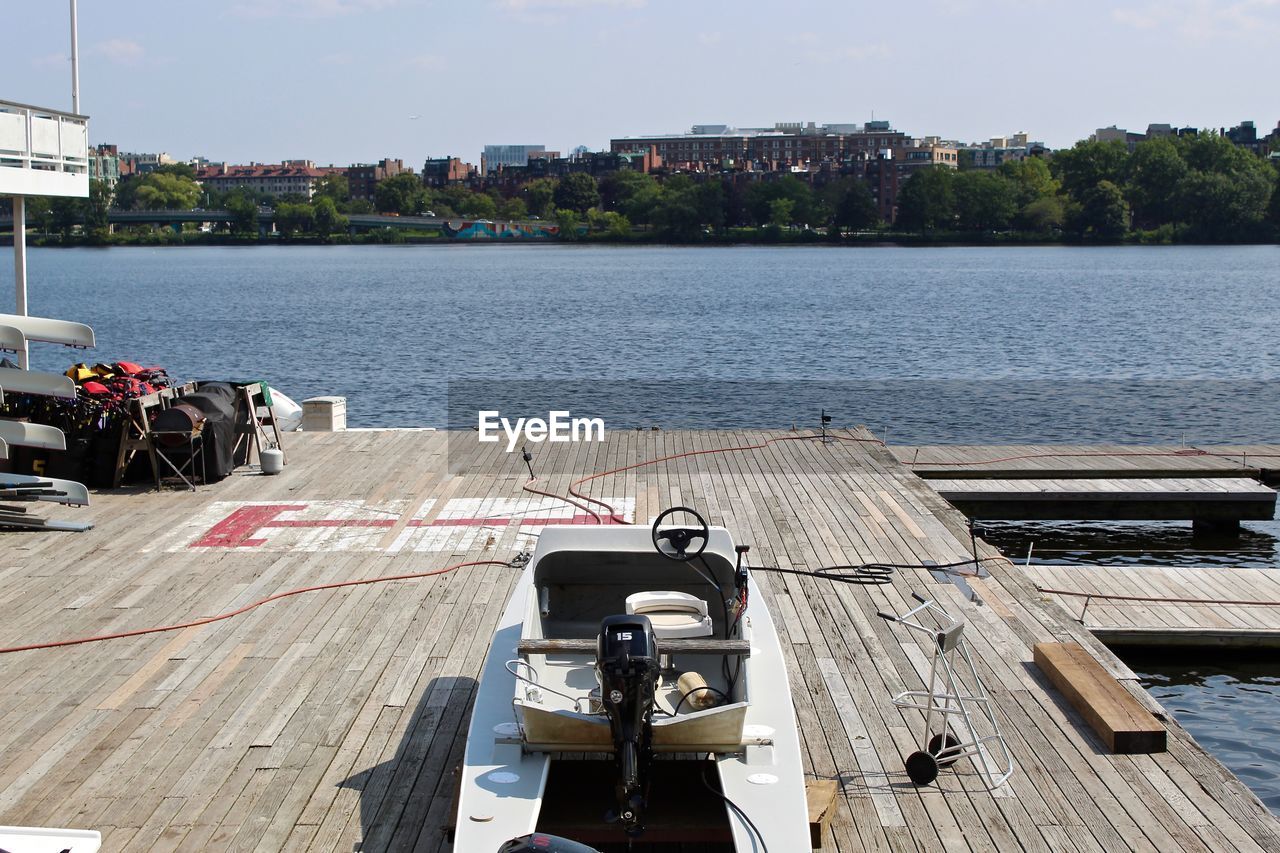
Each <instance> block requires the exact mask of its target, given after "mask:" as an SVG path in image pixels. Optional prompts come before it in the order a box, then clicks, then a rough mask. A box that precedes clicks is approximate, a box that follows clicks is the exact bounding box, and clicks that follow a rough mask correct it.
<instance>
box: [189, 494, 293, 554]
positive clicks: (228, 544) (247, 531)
mask: <svg viewBox="0 0 1280 853" xmlns="http://www.w3.org/2000/svg"><path fill="white" fill-rule="evenodd" d="M304 509H306V507H305V506H301V505H299V504H266V505H264V506H242V507H240V508H239V509H238V510H236V511H235V512H233V513H231V515H228V516H227V517H226V518H224V519H222V521H219V522H218V523H217V524H215V525H214V526H213V527H210V528H209V531H208V532H207V533H205V535H204V536H201V537H200V538H199V539H197V540H196V541H195V542H193V543H191V547H192V548H242V547H248V548H252V547H256V546H258V545H261V544H262V543H264V542H266V541H267V540H265V539H250V538H249V537H250V536H252V535H253V534H254V533H255V532H256V531H258V530H261V529H262V528H263V527H266V526H268V525H269V524H270V523H271V522H272V521H275V519H276V518H277V517H278V516H279V515H280V513H282V512H298V511H301V510H304Z"/></svg>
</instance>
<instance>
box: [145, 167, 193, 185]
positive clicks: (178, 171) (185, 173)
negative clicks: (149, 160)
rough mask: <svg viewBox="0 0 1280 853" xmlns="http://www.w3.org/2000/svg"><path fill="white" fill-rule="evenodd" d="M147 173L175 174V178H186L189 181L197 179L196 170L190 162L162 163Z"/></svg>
mask: <svg viewBox="0 0 1280 853" xmlns="http://www.w3.org/2000/svg"><path fill="white" fill-rule="evenodd" d="M147 174H149V175H173V176H174V177H175V178H186V179H187V180H189V181H194V180H195V179H196V170H195V169H194V168H193V167H192V166H191V164H190V163H162V164H160V165H159V166H156V167H155V168H154V169H152V170H151V171H150V172H148V173H147Z"/></svg>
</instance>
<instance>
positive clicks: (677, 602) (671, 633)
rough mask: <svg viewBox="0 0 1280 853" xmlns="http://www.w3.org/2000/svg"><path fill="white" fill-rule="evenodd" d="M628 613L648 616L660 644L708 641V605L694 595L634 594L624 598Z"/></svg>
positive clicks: (709, 627) (665, 592)
mask: <svg viewBox="0 0 1280 853" xmlns="http://www.w3.org/2000/svg"><path fill="white" fill-rule="evenodd" d="M627 613H628V614H629V615H632V616H648V617H649V622H650V623H652V625H653V635H654V636H655V637H657V638H658V639H660V640H677V639H686V638H693V637H710V636H711V633H712V630H711V617H710V616H708V615H707V603H706V602H705V601H703V600H702V599H701V598H698V597H697V596H696V595H690V594H689V593H687V592H675V591H672V590H655V591H652V592H637V593H634V594H632V595H628V596H627Z"/></svg>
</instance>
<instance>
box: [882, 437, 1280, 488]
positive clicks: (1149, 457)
mask: <svg viewBox="0 0 1280 853" xmlns="http://www.w3.org/2000/svg"><path fill="white" fill-rule="evenodd" d="M889 449H890V451H891V452H892V453H893V456H894V458H895V459H897V460H898V461H899V462H901V463H902V464H904V465H906V466H907V467H909V468H910V469H911V470H912V471H913V472H915V474H916V475H917V476H920V477H924V478H926V479H941V480H961V479H1001V478H1003V479H1018V478H1041V479H1049V478H1052V479H1065V478H1071V477H1085V478H1095V479H1096V478H1111V477H1129V478H1133V477H1137V478H1154V477H1252V478H1254V479H1257V478H1259V477H1261V476H1262V475H1263V473H1264V471H1267V470H1270V469H1275V468H1280V445H1250V446H1217V445H1214V446H1204V447H1186V446H1183V445H1176V444H1169V445H1128V444H994V445H971V444H933V445H892V446H891V447H890V448H889Z"/></svg>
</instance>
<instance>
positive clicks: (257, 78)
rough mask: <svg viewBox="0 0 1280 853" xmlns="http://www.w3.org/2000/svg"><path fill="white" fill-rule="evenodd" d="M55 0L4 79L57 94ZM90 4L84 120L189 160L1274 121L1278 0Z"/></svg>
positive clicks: (60, 73)
mask: <svg viewBox="0 0 1280 853" xmlns="http://www.w3.org/2000/svg"><path fill="white" fill-rule="evenodd" d="M68 6H69V4H68V3H66V2H59V0H46V2H41V3H23V4H18V5H17V6H16V8H12V9H9V10H8V11H7V12H6V14H5V15H4V20H5V25H4V26H5V29H6V31H7V35H8V39H7V41H9V47H8V49H7V54H8V55H7V56H6V62H5V70H4V73H3V74H2V75H0V98H3V99H5V100H10V101H18V102H21V103H30V104H37V105H41V106H47V107H59V108H65V109H69V108H70V102H71V96H70V90H71V84H70V62H69V59H68V57H69V55H70V48H69V44H70V38H69V27H68V17H69V15H68ZM194 7H199V8H198V10H197V9H196V8H194ZM79 19H80V52H81V62H80V65H81V109H82V111H83V112H85V113H87V114H89V115H90V116H91V117H92V119H91V122H90V136H91V141H92V142H94V143H95V144H97V143H103V142H108V143H116V144H118V145H119V146H120V148H121V150H127V151H138V152H158V151H164V152H167V153H169V154H171V155H172V156H174V157H177V158H178V159H182V160H185V159H188V158H190V157H193V156H197V155H199V156H204V157H208V158H209V159H211V160H220V161H227V162H233V163H244V162H250V161H258V162H279V161H280V160H282V159H309V160H314V161H315V162H317V163H320V164H328V163H334V164H338V165H347V164H350V163H353V162H369V161H374V160H378V159H380V158H382V157H394V158H401V159H403V160H404V161H405V162H406V164H407V165H411V166H413V167H414V168H421V163H422V161H423V160H424V159H426V158H427V157H440V156H458V157H462V158H463V159H464V160H467V161H469V162H472V163H477V164H478V163H479V157H480V151H481V149H482V147H483V146H484V145H485V144H511V143H516V144H521V143H527V144H542V145H545V146H546V147H547V148H548V149H551V150H558V151H561V152H566V153H567V152H568V151H570V150H572V149H573V148H574V147H575V146H578V145H586V146H588V147H589V148H592V149H601V148H606V147H607V146H608V144H609V140H610V139H611V138H614V137H619V136H628V135H639V134H652V133H678V132H682V131H686V130H688V128H689V127H690V126H692V125H694V124H728V125H732V126H738V127H760V126H771V125H773V124H774V123H775V122H779V121H815V122H817V123H819V124H823V123H846V122H849V123H861V122H865V121H867V120H870V119H871V118H873V117H874V118H876V119H880V120H888V121H889V122H891V123H892V125H893V126H894V128H895V129H897V130H901V131H903V132H905V133H907V134H909V135H912V136H926V135H937V136H942V137H944V138H950V139H960V140H963V141H977V140H985V139H988V138H990V137H993V136H1002V135H1006V134H1011V133H1016V132H1020V131H1025V132H1027V133H1028V134H1030V136H1031V138H1032V139H1035V140H1040V141H1043V142H1046V143H1048V144H1049V145H1050V146H1052V147H1064V146H1067V145H1070V144H1072V143H1073V142H1074V141H1075V140H1077V139H1081V138H1085V137H1087V136H1088V135H1089V134H1090V133H1092V132H1093V130H1094V129H1096V128H1099V127H1107V126H1110V125H1113V124H1114V125H1118V126H1120V127H1123V128H1128V129H1130V130H1138V131H1141V130H1145V128H1146V126H1147V124H1148V123H1151V122H1160V123H1170V124H1173V125H1175V126H1185V125H1191V126H1195V127H1214V128H1220V127H1230V126H1232V125H1235V124H1238V123H1239V122H1240V121H1241V120H1249V119H1252V120H1253V121H1254V122H1255V124H1256V125H1257V126H1258V128H1259V130H1260V131H1261V132H1262V133H1266V132H1269V131H1270V130H1271V129H1272V128H1273V127H1275V126H1276V123H1277V120H1278V119H1280V99H1277V97H1276V87H1275V83H1274V81H1276V80H1277V79H1280V51H1276V50H1275V47H1274V46H1275V44H1277V43H1280V0H1220V1H1219V2H1214V0H1159V2H1153V0H1118V2H1099V0H1076V2H1072V3H1063V2H1056V3H1050V2H1043V0H916V2H914V3H911V4H901V3H891V2H883V0H882V2H877V3H868V2H864V0H828V2H815V0H787V1H786V2H778V0H736V1H735V2H729V0H452V2H446V0H256V2H251V1H250V0H223V2H217V3H200V4H196V3H169V4H156V3H154V2H146V3H144V2H140V0H113V1H112V2H107V1H106V0H81V2H80V6H79ZM15 72H16V73H15Z"/></svg>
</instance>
